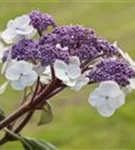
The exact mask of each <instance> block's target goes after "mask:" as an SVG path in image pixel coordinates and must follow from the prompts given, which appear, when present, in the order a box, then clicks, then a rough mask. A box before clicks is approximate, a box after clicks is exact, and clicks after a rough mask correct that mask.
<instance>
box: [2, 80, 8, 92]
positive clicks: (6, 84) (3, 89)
mask: <svg viewBox="0 0 135 150" xmlns="http://www.w3.org/2000/svg"><path fill="white" fill-rule="evenodd" d="M8 83H9V82H8V81H7V82H5V83H4V84H2V85H1V86H0V94H3V93H4V92H5V90H6V88H7V86H8Z"/></svg>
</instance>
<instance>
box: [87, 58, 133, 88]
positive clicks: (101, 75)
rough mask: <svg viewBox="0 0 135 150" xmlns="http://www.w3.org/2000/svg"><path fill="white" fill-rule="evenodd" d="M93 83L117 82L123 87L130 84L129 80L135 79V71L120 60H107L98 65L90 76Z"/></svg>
mask: <svg viewBox="0 0 135 150" xmlns="http://www.w3.org/2000/svg"><path fill="white" fill-rule="evenodd" d="M88 77H89V79H90V80H91V81H95V82H101V81H107V80H113V81H116V82H117V83H118V84H119V85H121V86H126V85H128V84H129V79H130V78H133V77H135V71H134V70H133V69H132V68H131V67H130V66H128V65H127V64H126V63H124V62H123V61H120V60H113V59H107V60H104V61H102V62H100V63H99V64H97V65H96V66H95V67H94V68H93V69H92V70H91V71H90V73H89V75H88Z"/></svg>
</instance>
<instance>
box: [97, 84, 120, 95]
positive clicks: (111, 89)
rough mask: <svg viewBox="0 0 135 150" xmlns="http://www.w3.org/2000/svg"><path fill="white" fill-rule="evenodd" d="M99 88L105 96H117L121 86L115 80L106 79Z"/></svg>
mask: <svg viewBox="0 0 135 150" xmlns="http://www.w3.org/2000/svg"><path fill="white" fill-rule="evenodd" d="M99 90H100V93H101V95H103V96H111V97H115V96H117V95H118V94H119V92H120V87H119V85H118V84H117V83H116V82H115V81H104V82H101V83H100V85H99Z"/></svg>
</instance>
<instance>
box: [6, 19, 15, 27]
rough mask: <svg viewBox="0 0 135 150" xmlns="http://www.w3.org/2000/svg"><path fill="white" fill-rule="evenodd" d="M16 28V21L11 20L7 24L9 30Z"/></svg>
mask: <svg viewBox="0 0 135 150" xmlns="http://www.w3.org/2000/svg"><path fill="white" fill-rule="evenodd" d="M11 27H12V28H14V27H15V25H14V21H13V20H9V21H8V23H7V28H11Z"/></svg>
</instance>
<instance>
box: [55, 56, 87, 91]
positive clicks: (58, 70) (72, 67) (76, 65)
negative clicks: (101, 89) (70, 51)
mask: <svg viewBox="0 0 135 150" xmlns="http://www.w3.org/2000/svg"><path fill="white" fill-rule="evenodd" d="M54 71H55V75H56V77H57V78H58V79H60V80H62V81H63V83H64V84H66V85H67V86H69V87H71V88H72V89H75V90H76V91H78V90H80V89H81V88H82V87H83V86H85V85H86V84H87V83H88V78H86V77H85V76H84V75H82V74H81V69H80V60H79V58H78V57H77V56H72V57H71V58H70V61H69V64H66V63H65V62H64V61H62V60H56V61H55V63H54Z"/></svg>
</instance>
